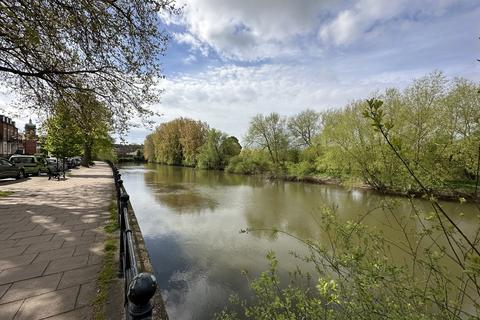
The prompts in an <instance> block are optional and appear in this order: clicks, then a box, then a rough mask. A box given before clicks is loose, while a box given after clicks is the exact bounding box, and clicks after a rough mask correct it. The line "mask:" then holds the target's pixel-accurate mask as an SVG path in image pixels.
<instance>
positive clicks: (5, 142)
mask: <svg viewBox="0 0 480 320" xmlns="http://www.w3.org/2000/svg"><path fill="white" fill-rule="evenodd" d="M21 149H23V146H22V143H21V138H20V136H19V134H18V129H17V127H15V121H12V119H10V118H9V117H6V116H4V115H0V156H2V157H9V156H10V155H12V154H14V153H16V152H17V151H18V150H21Z"/></svg>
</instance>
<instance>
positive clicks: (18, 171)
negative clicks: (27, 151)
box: [0, 158, 25, 179]
mask: <svg viewBox="0 0 480 320" xmlns="http://www.w3.org/2000/svg"><path fill="white" fill-rule="evenodd" d="M24 177H25V171H24V169H23V168H18V167H16V166H15V165H14V164H13V163H11V162H10V161H8V160H7V159H4V158H0V179H5V178H16V179H23V178H24Z"/></svg>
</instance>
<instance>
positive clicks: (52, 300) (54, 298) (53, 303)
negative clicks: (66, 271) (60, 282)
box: [15, 287, 79, 320]
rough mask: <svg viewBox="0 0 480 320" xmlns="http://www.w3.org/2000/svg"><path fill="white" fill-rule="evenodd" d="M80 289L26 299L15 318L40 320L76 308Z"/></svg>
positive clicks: (74, 288)
mask: <svg viewBox="0 0 480 320" xmlns="http://www.w3.org/2000/svg"><path fill="white" fill-rule="evenodd" d="M78 290H79V287H71V288H67V289H63V290H57V291H52V292H49V293H45V294H41V295H39V296H35V297H31V298H28V299H26V300H25V301H24V302H23V304H22V306H21V307H20V309H19V310H18V312H17V315H16V316H15V320H38V319H43V318H47V317H51V316H54V315H57V314H60V313H64V312H67V311H71V310H73V309H74V308H75V301H76V300H77V295H78Z"/></svg>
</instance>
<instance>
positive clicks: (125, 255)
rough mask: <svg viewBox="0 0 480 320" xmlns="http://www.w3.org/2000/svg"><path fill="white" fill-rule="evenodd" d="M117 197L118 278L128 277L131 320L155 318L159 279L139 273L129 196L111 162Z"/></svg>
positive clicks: (127, 305) (126, 301)
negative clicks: (155, 297) (154, 311)
mask: <svg viewBox="0 0 480 320" xmlns="http://www.w3.org/2000/svg"><path fill="white" fill-rule="evenodd" d="M108 164H109V165H110V167H111V168H112V171H113V178H114V181H115V191H116V197H117V206H118V207H117V212H118V225H119V227H120V246H119V247H120V263H119V269H118V276H119V277H120V278H124V307H125V317H126V319H127V320H138V319H151V318H152V311H153V308H154V305H153V303H152V301H151V300H152V297H153V296H154V295H155V291H156V290H157V281H156V279H155V276H153V275H152V274H150V273H148V272H140V273H139V272H138V267H137V258H136V255H135V246H134V239H133V235H132V230H131V228H130V223H129V220H128V213H129V196H128V194H127V192H126V191H125V187H124V186H123V181H122V179H121V174H120V173H119V172H118V169H117V168H116V167H115V166H114V165H113V164H112V163H111V162H109V163H108Z"/></svg>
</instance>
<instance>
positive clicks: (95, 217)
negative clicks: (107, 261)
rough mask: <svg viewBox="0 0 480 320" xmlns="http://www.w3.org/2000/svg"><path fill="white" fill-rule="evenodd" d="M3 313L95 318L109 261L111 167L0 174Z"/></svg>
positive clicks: (19, 317) (5, 317) (20, 317)
mask: <svg viewBox="0 0 480 320" xmlns="http://www.w3.org/2000/svg"><path fill="white" fill-rule="evenodd" d="M7 190H8V191H13V192H14V193H13V194H11V195H9V196H7V197H0V319H2V320H9V319H15V320H25V319H29V320H33V319H51V320H58V319H69V320H70V319H90V318H91V315H92V307H91V304H92V302H93V300H94V299H95V295H96V279H97V276H98V272H99V271H100V269H101V267H102V265H101V263H102V256H103V247H104V241H105V238H106V235H105V233H104V231H103V225H104V224H105V223H107V221H108V217H109V212H108V207H109V204H110V201H111V196H112V192H113V179H112V172H111V169H110V167H109V166H108V165H107V164H105V163H100V162H97V163H96V165H95V166H93V167H92V168H80V169H73V170H72V171H71V174H70V175H69V176H67V178H66V180H61V181H56V180H50V181H49V180H48V178H47V177H46V176H40V177H30V178H28V179H24V180H17V181H5V180H4V181H0V191H7Z"/></svg>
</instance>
